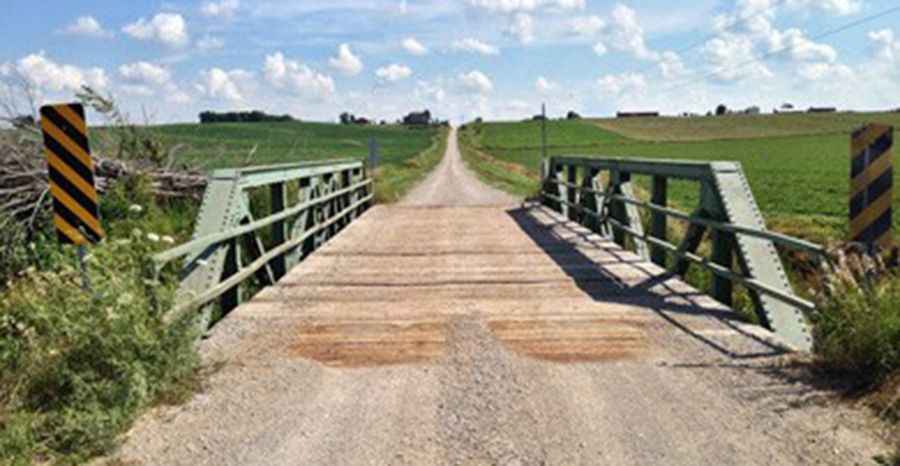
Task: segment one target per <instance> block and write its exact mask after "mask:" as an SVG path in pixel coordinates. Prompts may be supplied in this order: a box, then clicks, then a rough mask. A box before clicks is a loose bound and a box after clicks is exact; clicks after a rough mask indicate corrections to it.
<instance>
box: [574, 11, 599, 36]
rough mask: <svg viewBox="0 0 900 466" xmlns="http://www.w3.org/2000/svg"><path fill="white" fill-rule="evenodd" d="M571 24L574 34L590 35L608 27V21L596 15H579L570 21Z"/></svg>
mask: <svg viewBox="0 0 900 466" xmlns="http://www.w3.org/2000/svg"><path fill="white" fill-rule="evenodd" d="M569 26H570V27H571V28H572V33H573V34H576V35H579V36H587V37H590V36H594V35H595V34H597V33H598V32H601V31H603V30H604V29H606V21H603V18H601V17H599V16H596V15H591V16H579V17H577V18H574V19H572V20H571V21H569Z"/></svg>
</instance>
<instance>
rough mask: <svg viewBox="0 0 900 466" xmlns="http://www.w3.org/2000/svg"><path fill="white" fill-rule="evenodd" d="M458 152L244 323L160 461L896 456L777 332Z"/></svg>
mask: <svg viewBox="0 0 900 466" xmlns="http://www.w3.org/2000/svg"><path fill="white" fill-rule="evenodd" d="M518 202H519V201H518V200H516V199H515V198H513V197H510V196H508V195H506V194H503V193H500V192H498V191H496V190H494V189H492V188H489V187H487V186H484V185H483V184H481V183H480V182H479V181H477V179H476V178H475V177H474V176H473V175H471V174H470V173H469V172H468V171H466V170H465V167H464V166H463V165H462V161H461V160H460V159H459V154H458V150H457V149H456V141H455V132H454V133H452V134H451V140H450V143H449V144H448V149H447V155H446V156H445V158H444V160H443V161H442V163H441V165H440V166H439V167H438V169H437V170H436V171H435V173H434V174H432V175H431V176H430V177H429V178H428V179H427V180H426V181H425V182H423V184H422V185H420V186H418V187H417V188H416V189H414V190H413V191H412V192H411V193H410V194H409V196H408V197H407V198H406V199H405V200H404V201H403V202H402V203H401V204H400V205H394V206H377V207H375V208H373V209H372V210H370V211H369V212H368V213H367V214H366V215H365V216H363V217H362V218H361V219H359V220H357V221H356V222H354V223H353V224H352V225H350V226H349V227H348V228H347V229H346V230H344V231H343V232H342V233H341V234H340V235H339V236H338V237H337V238H335V239H334V240H333V241H332V242H330V243H328V244H327V245H325V246H324V247H323V248H322V249H320V250H319V251H318V252H316V253H315V254H313V255H312V256H311V257H309V258H308V259H307V260H306V261H304V262H303V263H302V264H301V265H299V266H298V267H296V268H295V269H294V270H292V271H291V272H290V273H289V274H288V275H287V276H286V277H285V278H284V279H283V280H282V281H281V282H279V283H278V284H277V285H276V286H273V287H270V288H267V289H266V290H264V291H263V292H261V293H260V294H259V295H257V296H256V297H255V298H254V299H253V300H252V301H251V302H250V303H247V304H245V305H243V306H241V307H240V308H239V309H237V310H236V311H235V312H234V313H232V314H231V315H230V316H229V317H228V318H227V319H225V320H224V321H223V322H222V323H221V324H220V325H218V326H217V327H216V328H215V329H214V331H213V334H212V336H211V338H209V339H207V340H205V341H204V342H203V344H202V352H203V355H204V358H205V359H206V360H207V361H208V362H210V363H214V362H219V363H221V364H222V369H221V370H220V371H219V372H217V373H216V374H215V375H213V376H212V378H211V380H209V383H208V387H207V388H206V390H205V391H204V392H203V393H200V394H198V395H196V396H195V397H194V398H193V399H192V400H191V401H190V402H188V403H187V404H185V405H183V406H179V407H169V408H161V409H158V410H156V411H154V412H152V413H150V414H148V415H147V416H145V417H144V418H143V419H142V420H141V421H140V422H139V423H138V424H137V425H136V426H135V428H134V429H133V430H132V432H131V433H130V434H129V436H128V439H127V442H126V444H125V445H124V447H123V448H122V449H121V452H120V459H121V460H122V461H125V462H127V463H128V464H160V465H190V466H199V465H207V464H208V465H245V464H252V465H256V464H258V465H295V464H309V465H363V464H364V465H425V464H427V465H580V464H583V465H596V464H609V465H646V464H669V465H747V464H770V465H795V464H800V465H806V464H809V465H814V464H815V465H836V466H837V465H841V466H844V465H854V464H872V461H871V458H872V457H873V456H874V455H876V454H878V453H881V452H883V451H884V450H885V449H886V446H885V445H884V444H883V443H882V441H881V440H880V438H879V436H878V435H877V431H876V430H874V428H875V427H877V426H875V425H874V424H873V423H872V421H871V419H870V418H869V417H868V416H867V415H866V414H865V413H864V412H863V411H861V410H854V409H849V408H847V407H846V406H845V405H843V404H835V403H832V400H831V398H830V397H831V395H829V392H828V391H827V390H824V389H819V388H817V387H816V386H815V385H814V384H813V383H811V381H809V380H807V379H805V378H804V377H803V376H802V373H801V372H797V371H795V370H794V369H792V367H793V365H792V361H793V358H794V357H793V356H791V355H788V354H785V353H783V352H782V351H781V350H780V349H779V346H778V344H777V339H776V338H775V337H774V336H773V335H771V334H769V333H768V332H766V331H764V330H762V329H759V328H756V327H752V326H747V325H745V324H741V323H739V322H737V321H735V320H734V316H733V314H732V313H731V312H730V310H728V309H726V308H724V307H722V306H721V305H719V304H717V303H715V302H713V301H712V300H711V299H709V298H708V297H706V296H704V295H702V294H700V293H698V292H696V291H695V290H693V289H692V288H691V287H689V286H688V285H686V284H684V283H683V282H681V281H679V280H677V279H674V278H672V277H670V276H668V275H666V274H665V271H664V270H661V269H659V268H657V267H656V266H654V265H652V264H649V263H647V262H645V261H643V260H642V259H640V258H639V257H637V256H635V255H634V254H631V253H628V252H625V251H622V250H621V249H619V248H618V247H617V246H616V245H615V244H612V243H610V242H609V241H607V240H605V239H603V238H600V237H598V236H596V235H594V234H592V233H591V232H589V231H587V230H585V229H584V228H583V227H581V226H578V225H575V224H572V223H571V222H567V221H565V220H564V219H562V218H561V217H560V216H559V215H557V214H555V213H553V212H549V211H547V210H545V209H543V208H541V207H539V206H521V205H519V204H518Z"/></svg>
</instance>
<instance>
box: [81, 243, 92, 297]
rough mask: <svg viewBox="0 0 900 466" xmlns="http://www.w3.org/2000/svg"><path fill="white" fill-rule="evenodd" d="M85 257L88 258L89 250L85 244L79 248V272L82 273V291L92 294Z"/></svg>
mask: <svg viewBox="0 0 900 466" xmlns="http://www.w3.org/2000/svg"><path fill="white" fill-rule="evenodd" d="M85 257H87V248H86V247H85V246H84V245H83V244H81V245H79V246H78V270H80V271H81V289H82V290H84V291H86V292H90V291H91V277H90V276H88V272H87V263H86V262H85Z"/></svg>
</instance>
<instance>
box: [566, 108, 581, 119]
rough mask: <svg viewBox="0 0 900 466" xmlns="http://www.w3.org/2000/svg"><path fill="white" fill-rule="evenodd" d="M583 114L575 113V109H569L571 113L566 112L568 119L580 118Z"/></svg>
mask: <svg viewBox="0 0 900 466" xmlns="http://www.w3.org/2000/svg"><path fill="white" fill-rule="evenodd" d="M580 119H581V115H579V114H577V113H575V111H574V110H569V113H567V114H566V120H580Z"/></svg>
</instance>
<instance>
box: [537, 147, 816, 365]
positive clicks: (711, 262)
mask: <svg viewBox="0 0 900 466" xmlns="http://www.w3.org/2000/svg"><path fill="white" fill-rule="evenodd" d="M542 172H543V173H542V180H543V185H542V189H541V196H542V198H543V200H544V203H545V204H546V205H548V206H549V207H551V208H553V209H555V210H558V211H560V212H561V213H562V214H563V215H564V216H566V217H567V218H568V219H570V220H573V221H577V222H580V223H582V224H584V225H585V226H587V227H589V228H591V229H592V230H593V231H596V232H598V233H600V234H601V235H604V236H607V237H611V238H612V239H613V240H614V241H615V242H616V243H617V244H619V245H620V246H622V247H627V246H628V242H627V239H628V238H630V239H631V240H632V243H633V249H634V250H635V252H637V253H638V254H640V255H642V256H644V257H645V258H647V259H649V260H651V261H652V262H654V263H655V264H657V265H659V266H662V267H668V268H669V270H670V271H672V272H674V273H676V274H678V275H682V276H683V275H684V274H685V273H687V271H688V268H689V267H690V265H691V264H697V265H700V266H702V267H704V268H705V269H707V270H708V271H710V272H711V273H712V275H713V282H712V295H713V297H714V298H715V299H716V300H718V301H720V302H722V303H724V304H726V305H729V306H730V305H732V304H733V302H732V301H733V285H734V284H735V283H737V284H740V285H742V286H744V287H746V288H747V290H748V291H749V292H750V296H751V299H752V300H753V303H754V306H755V311H756V314H757V315H758V316H759V318H760V321H761V322H762V323H763V325H764V326H766V327H768V328H769V329H771V330H773V331H774V332H775V333H776V334H778V335H779V336H781V337H782V338H783V339H784V340H785V341H786V342H788V343H789V344H791V345H792V346H794V347H795V348H797V349H800V350H804V351H807V350H810V349H811V348H812V336H811V332H810V329H809V325H808V322H807V319H806V316H805V313H808V312H812V311H814V310H815V305H814V304H813V303H811V302H809V301H807V300H805V299H803V298H801V297H799V296H797V295H796V294H795V293H794V292H793V290H792V288H791V285H790V282H789V281H788V279H787V275H786V274H785V271H784V267H783V265H782V263H781V258H780V257H779V256H778V252H777V250H776V248H775V245H776V244H778V245H780V246H782V247H786V248H789V249H795V250H799V251H804V252H807V253H811V254H813V255H815V256H817V257H821V258H826V260H827V255H826V253H825V249H824V248H823V247H821V246H819V245H816V244H813V243H810V242H808V241H804V240H802V239H798V238H793V237H790V236H786V235H782V234H779V233H775V232H771V231H767V230H766V227H765V222H764V221H763V217H762V214H761V213H760V211H759V207H758V206H757V204H756V200H755V199H754V198H753V193H752V192H751V190H750V185H749V184H748V183H747V179H746V177H745V176H744V173H743V169H742V168H741V165H740V163H737V162H686V161H675V160H646V159H631V158H628V159H624V158H609V157H607V158H593V157H591V158H588V157H551V158H549V159H547V160H545V161H544V164H543V166H542ZM604 172H605V173H607V174H608V182H607V184H606V186H605V187H604V186H602V181H601V176H600V175H601V174H602V173H604ZM635 175H639V176H649V177H650V178H651V185H652V188H651V193H650V202H644V201H641V200H639V199H637V198H636V197H635V195H634V188H633V185H632V178H633V176H635ZM669 179H680V180H690V181H695V182H697V183H698V184H699V189H700V206H699V207H698V208H697V209H696V210H695V211H694V212H693V213H691V214H688V213H685V212H681V211H678V210H676V209H672V208H670V207H669V206H668V205H667V204H668V192H667V191H668V189H667V187H668V180H669ZM638 209H644V210H647V211H649V212H650V222H649V227H650V228H649V229H650V231H649V232H647V231H644V226H643V223H642V221H641V216H640V211H639V210H638ZM669 218H675V219H677V220H680V221H684V222H687V223H688V229H687V231H686V234H685V237H684V238H683V240H682V241H681V242H680V244H679V245H677V246H676V245H675V244H673V243H671V242H669V241H668V223H667V222H668V219H669ZM707 232H709V233H710V237H711V238H710V239H711V242H712V252H711V257H709V258H706V257H702V256H700V255H698V254H697V250H698V248H699V246H700V244H701V242H702V241H703V237H704V235H705V234H706V233H707ZM669 256H672V257H673V259H674V260H673V261H672V264H669V261H668V258H669ZM735 262H736V263H737V267H736V268H737V269H738V270H737V271H736V270H735Z"/></svg>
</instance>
